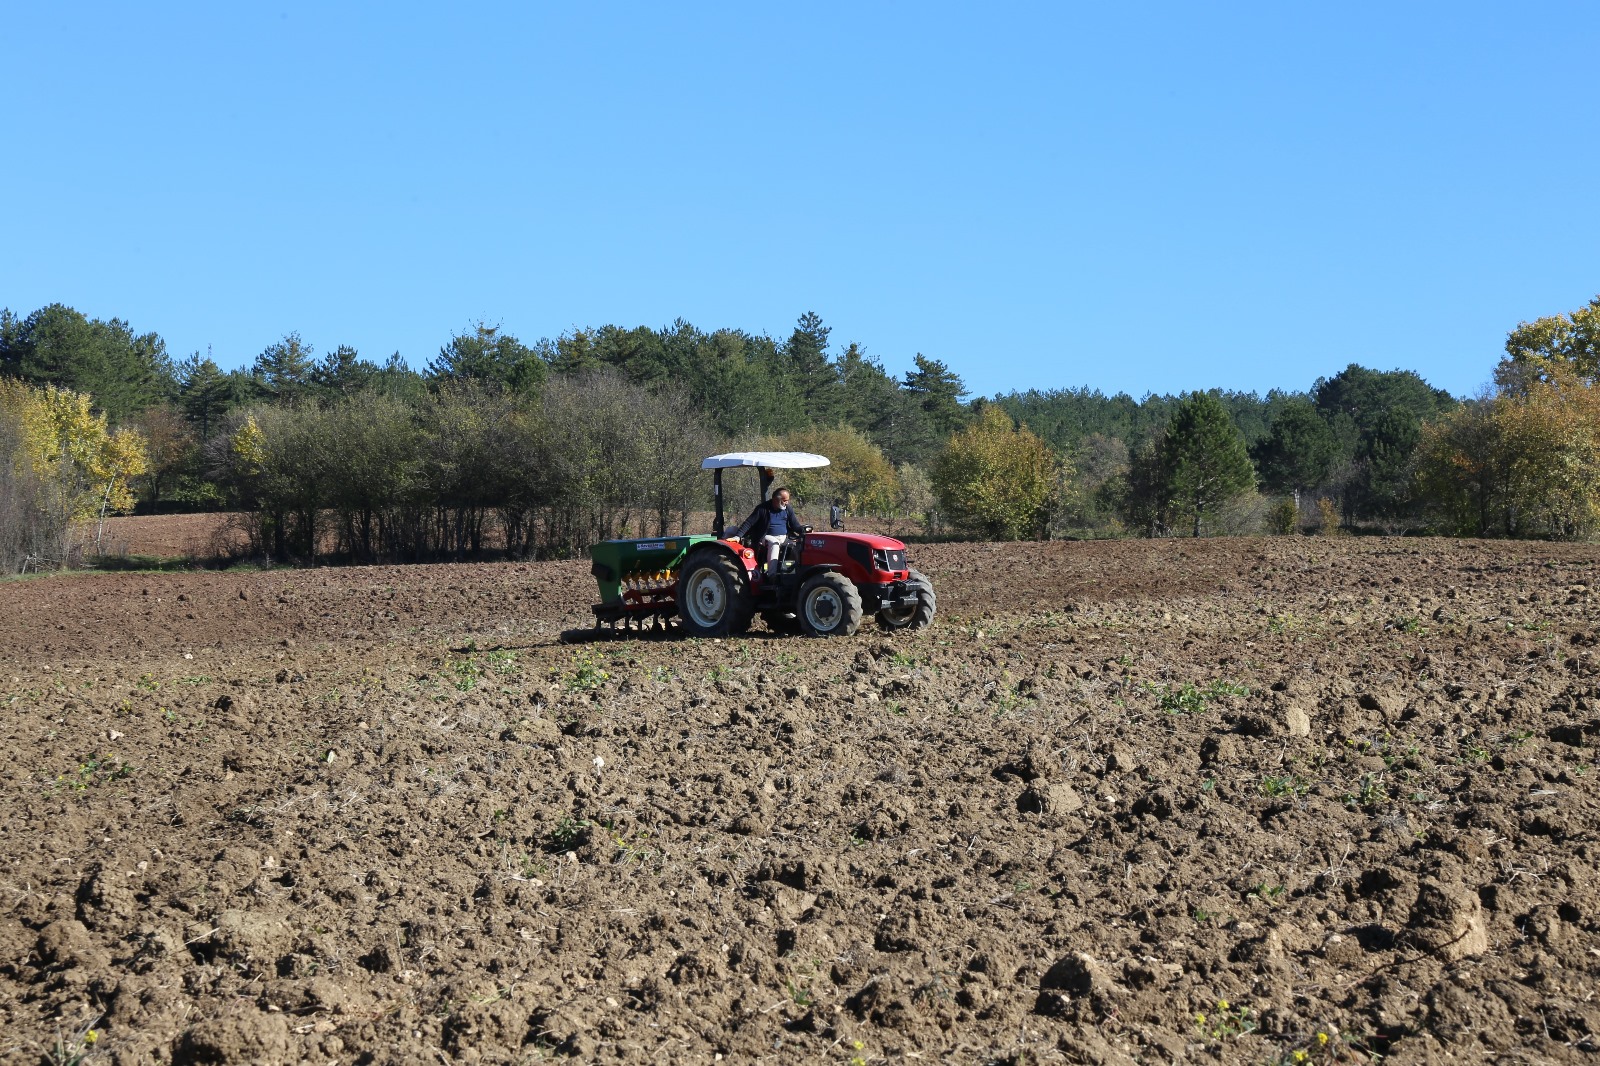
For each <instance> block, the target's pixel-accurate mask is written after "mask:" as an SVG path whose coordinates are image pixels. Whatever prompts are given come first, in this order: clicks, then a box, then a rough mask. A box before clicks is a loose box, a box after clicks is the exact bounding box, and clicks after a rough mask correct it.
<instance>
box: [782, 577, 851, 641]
mask: <svg viewBox="0 0 1600 1066" xmlns="http://www.w3.org/2000/svg"><path fill="white" fill-rule="evenodd" d="M799 607H800V609H799V610H798V611H797V612H795V613H796V614H798V615H799V616H800V628H801V629H803V630H805V632H806V635H807V636H812V637H848V636H849V635H850V634H852V633H854V632H855V631H856V630H857V629H859V628H861V593H859V592H857V591H856V587H855V585H854V584H852V583H851V581H850V579H849V578H847V577H845V576H844V575H843V574H836V573H834V572H833V571H831V570H830V571H828V572H826V573H821V574H818V575H817V576H816V577H813V578H811V579H810V580H808V581H807V582H806V583H805V584H804V585H801V586H800V604H799Z"/></svg>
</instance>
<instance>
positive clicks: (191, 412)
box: [178, 352, 235, 444]
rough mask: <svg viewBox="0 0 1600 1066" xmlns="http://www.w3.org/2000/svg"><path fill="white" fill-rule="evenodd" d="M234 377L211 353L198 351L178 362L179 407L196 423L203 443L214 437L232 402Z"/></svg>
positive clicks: (190, 420)
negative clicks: (223, 369) (220, 365)
mask: <svg viewBox="0 0 1600 1066" xmlns="http://www.w3.org/2000/svg"><path fill="white" fill-rule="evenodd" d="M233 386H234V381H233V378H231V377H230V376H229V375H227V374H224V373H223V372H222V371H221V369H220V368H218V366H217V364H216V362H215V361H214V360H213V359H212V358H211V357H210V356H209V355H208V356H206V357H205V358H204V359H202V358H200V353H199V352H195V353H194V354H193V355H191V356H189V358H187V359H185V360H183V361H182V362H181V363H179V364H178V408H179V409H180V410H181V411H182V412H183V416H184V418H185V419H187V420H188V421H189V424H190V425H192V426H194V427H195V432H196V433H198V434H199V437H200V443H201V444H204V443H205V442H206V441H208V440H210V439H211V434H212V432H213V431H214V430H215V429H216V428H217V426H218V425H220V424H221V421H222V416H223V415H224V414H226V413H227V411H228V409H229V408H230V407H232V406H233V404H234V401H235V396H234V388H233Z"/></svg>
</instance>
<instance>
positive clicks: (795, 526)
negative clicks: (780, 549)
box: [784, 507, 806, 537]
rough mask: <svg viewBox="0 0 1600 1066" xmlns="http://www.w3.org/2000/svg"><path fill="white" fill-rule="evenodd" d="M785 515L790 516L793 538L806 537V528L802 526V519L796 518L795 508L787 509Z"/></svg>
mask: <svg viewBox="0 0 1600 1066" xmlns="http://www.w3.org/2000/svg"><path fill="white" fill-rule="evenodd" d="M784 514H785V515H787V516H788V524H789V535H790V536H791V537H803V536H805V533H806V527H805V526H803V525H801V524H800V519H798V518H796V517H795V513H794V508H793V507H789V508H785V510H784Z"/></svg>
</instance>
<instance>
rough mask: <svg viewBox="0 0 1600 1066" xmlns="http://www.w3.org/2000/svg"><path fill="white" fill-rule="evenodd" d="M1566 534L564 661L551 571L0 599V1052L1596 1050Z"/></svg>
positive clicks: (1584, 675) (195, 1056) (990, 575)
mask: <svg viewBox="0 0 1600 1066" xmlns="http://www.w3.org/2000/svg"><path fill="white" fill-rule="evenodd" d="M1597 555H1600V551H1597V549H1595V548H1593V547H1589V546H1577V547H1574V546H1552V545H1538V544H1490V543H1477V542H1457V541H1444V540H1427V541H1423V540H1365V539H1352V540H1342V541H1340V540H1326V539H1275V540H1217V541H1200V542H1187V541H1185V542H1175V541H1164V542H1126V543H1101V544H1059V543H1058V544H1042V545H1040V544H1020V545H930V546H918V547H914V548H913V557H914V560H915V563H916V565H917V566H918V567H919V569H922V570H924V571H926V572H927V573H928V574H929V576H930V577H931V578H932V579H933V581H934V583H935V585H936V586H937V588H938V592H939V604H940V612H941V613H940V615H939V617H938V619H937V620H936V622H935V624H934V625H933V626H932V627H931V628H929V629H927V630H924V631H921V632H918V633H911V634H897V635H888V634H880V633H877V632H863V633H862V634H861V635H859V636H857V637H854V638H850V639H842V640H833V641H818V640H808V639H805V638H802V637H777V636H773V635H770V634H768V633H766V632H765V631H764V630H763V629H762V628H761V623H760V622H757V623H756V626H755V628H754V629H753V630H752V631H751V632H750V633H749V634H748V635H747V636H746V637H744V638H742V639H729V640H722V641H695V640H627V641H617V642H611V643H604V644H593V645H581V646H567V645H562V644H560V643H559V642H558V641H557V639H556V638H557V634H558V633H559V632H560V631H561V630H563V629H565V628H568V627H571V626H575V625H581V624H584V623H585V621H586V619H587V616H588V612H587V605H588V604H589V602H590V600H591V596H592V594H593V592H592V590H593V581H592V579H591V578H590V577H589V576H588V573H587V567H586V565H584V564H583V563H551V564H510V563H508V564H495V565H463V566H416V567H374V568H346V569H323V570H308V571H277V572H248V573H224V572H197V573H191V574H159V575H144V574H133V573H123V574H112V575H85V576H75V577H60V578H50V579H44V580H37V581H25V582H9V583H5V584H0V745H3V748H0V756H3V758H4V761H5V764H6V770H5V772H4V774H3V775H0V861H3V868H0V1061H4V1062H40V1061H60V1062H67V1061H82V1062H84V1063H90V1064H92V1063H101V1062H104V1063H113V1062H115V1063H142V1062H174V1063H209V1062H247V1061H251V1062H267V1063H273V1062H285V1063H295V1062H315V1063H327V1062H344V1063H352V1062H359V1063H400V1062H445V1063H455V1062H462V1063H474V1062H489V1063H511V1062H530V1061H537V1060H542V1059H559V1058H562V1057H572V1058H574V1059H576V1060H579V1061H613V1060H615V1061H646V1062H672V1063H684V1062H707V1063H709V1062H715V1061H718V1060H720V1061H724V1062H771V1063H787V1062H817V1063H835V1064H839V1066H846V1064H849V1063H856V1062H859V1063H881V1062H896V1063H898V1062H909V1061H921V1062H935V1061H952V1062H991V1061H995V1062H1015V1063H1021V1062H1029V1063H1033V1062H1094V1063H1126V1062H1157V1063H1165V1062H1227V1063H1235V1062H1238V1063H1297V1062H1312V1063H1327V1062H1354V1063H1363V1062H1375V1061H1377V1060H1378V1058H1379V1056H1383V1059H1384V1061H1385V1062H1434V1061H1439V1062H1442V1061H1505V1062H1564V1061H1572V1062H1577V1061H1583V1062H1590V1061H1595V1054H1596V1052H1597V1051H1600V1003H1597V1002H1596V1001H1595V990H1596V987H1597V985H1596V978H1597V975H1600V937H1597V935H1596V934H1597V932H1600V868H1597V862H1600V785H1597V777H1600V771H1597V770H1596V769H1595V763H1596V761H1597V758H1596V747H1597V745H1600V674H1597V667H1600V663H1597V661H1596V648H1595V644H1596V642H1597V641H1600V606H1597V599H1600V594H1597V593H1596V591H1595V588H1594V582H1595V577H1596V574H1595V561H1596V558H1597ZM75 1056H81V1058H75Z"/></svg>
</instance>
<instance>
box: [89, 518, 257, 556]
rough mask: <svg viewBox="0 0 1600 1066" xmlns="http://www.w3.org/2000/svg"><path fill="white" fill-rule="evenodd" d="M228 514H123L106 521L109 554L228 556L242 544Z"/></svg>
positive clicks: (106, 546)
mask: <svg viewBox="0 0 1600 1066" xmlns="http://www.w3.org/2000/svg"><path fill="white" fill-rule="evenodd" d="M233 519H234V516H233V515H231V514H161V515H123V516H120V517H117V518H108V519H106V530H105V540H104V546H105V550H106V553H107V554H110V555H145V556H158V557H163V558H175V557H188V558H193V559H206V558H210V557H213V556H218V555H226V554H231V552H232V550H233V549H234V548H235V546H236V544H238V543H240V542H241V538H240V535H239V533H238V532H237V531H236V530H235V529H234V528H233V525H232V522H233Z"/></svg>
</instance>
